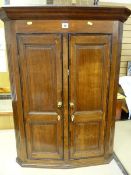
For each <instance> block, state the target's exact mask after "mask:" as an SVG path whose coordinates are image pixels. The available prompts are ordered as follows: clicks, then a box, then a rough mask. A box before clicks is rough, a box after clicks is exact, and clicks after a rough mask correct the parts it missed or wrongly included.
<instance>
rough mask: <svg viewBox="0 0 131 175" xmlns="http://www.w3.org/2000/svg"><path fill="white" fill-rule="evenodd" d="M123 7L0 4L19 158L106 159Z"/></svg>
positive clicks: (24, 162) (33, 161)
mask: <svg viewBox="0 0 131 175" xmlns="http://www.w3.org/2000/svg"><path fill="white" fill-rule="evenodd" d="M130 14H131V11H130V10H129V9H127V8H124V7H80V6H42V7H41V6H36V7H34V6H32V7H31V6H28V7H11V6H5V7H2V8H0V18H1V19H2V20H3V21H4V23H5V36H6V43H7V53H8V64H9V71H10V82H11V89H12V104H13V112H14V123H15V133H16V146H17V162H18V163H19V164H20V165H21V166H33V167H49V168H53V167H54V168H71V167H81V166H88V165H96V164H103V163H108V162H109V161H110V160H111V159H112V155H113V137H114V125H115V107H116V93H117V82H118V77H119V64H120V55H121V54H120V53H121V41H122V29H123V28H122V27H123V23H124V21H126V19H127V18H128V16H129V15H130Z"/></svg>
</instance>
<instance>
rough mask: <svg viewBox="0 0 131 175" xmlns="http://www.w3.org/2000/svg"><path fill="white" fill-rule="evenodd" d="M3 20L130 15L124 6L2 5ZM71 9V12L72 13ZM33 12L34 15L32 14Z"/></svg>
mask: <svg viewBox="0 0 131 175" xmlns="http://www.w3.org/2000/svg"><path fill="white" fill-rule="evenodd" d="M2 9H3V10H4V12H3V13H1V14H2V15H1V18H2V19H3V20H7V19H11V20H19V19H21V20H23V19H28V20H29V19H31V20H33V19H37V20H38V19H48V20H50V19H51V20H52V19H64V20H66V19H68V20H69V19H74V20H78V19H82V20H83V19H88V20H91V19H95V20H119V21H122V22H124V21H125V20H126V19H127V17H128V16H129V15H130V10H129V9H127V8H125V7H104V6H103V7H97V6H94V7H93V6H92V7H86V6H85V7H84V6H83V7H80V6H43V7H41V6H36V7H25V6H24V7H11V6H5V7H2ZM72 11H73V13H72ZM5 12H6V13H5ZM34 12H35V15H34Z"/></svg>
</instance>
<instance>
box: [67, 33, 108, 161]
mask: <svg viewBox="0 0 131 175" xmlns="http://www.w3.org/2000/svg"><path fill="white" fill-rule="evenodd" d="M109 73H110V36H109V35H101V36H98V35H94V34H93V35H71V36H70V76H69V103H70V104H69V106H70V158H71V159H72V158H75V159H80V158H88V157H93V156H100V155H103V154H104V130H105V117H106V111H107V102H108V93H107V92H108V85H109Z"/></svg>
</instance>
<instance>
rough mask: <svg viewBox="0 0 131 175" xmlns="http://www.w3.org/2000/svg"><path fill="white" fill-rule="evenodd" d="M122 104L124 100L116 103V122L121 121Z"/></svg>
mask: <svg viewBox="0 0 131 175" xmlns="http://www.w3.org/2000/svg"><path fill="white" fill-rule="evenodd" d="M122 104H123V100H117V102H116V118H115V119H116V120H120V119H121V112H122Z"/></svg>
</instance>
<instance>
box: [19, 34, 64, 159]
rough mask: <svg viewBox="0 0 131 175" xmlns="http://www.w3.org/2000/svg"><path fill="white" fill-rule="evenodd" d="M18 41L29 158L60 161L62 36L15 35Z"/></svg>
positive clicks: (61, 133) (61, 155)
mask: <svg viewBox="0 0 131 175" xmlns="http://www.w3.org/2000/svg"><path fill="white" fill-rule="evenodd" d="M17 40H18V54H19V57H18V58H19V67H20V76H21V83H22V99H23V111H24V119H25V122H26V136H27V139H26V141H27V151H28V157H29V158H48V159H49V158H54V159H59V158H62V157H63V149H62V148H63V140H62V137H63V119H62V116H63V115H62V113H63V110H62V108H58V107H57V103H58V102H62V58H61V49H62V47H61V44H62V43H61V35H53V34H49V35H48V34H47V35H41V34H40V35H19V34H18V35H17ZM58 117H59V118H58ZM45 153H46V154H45Z"/></svg>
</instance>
